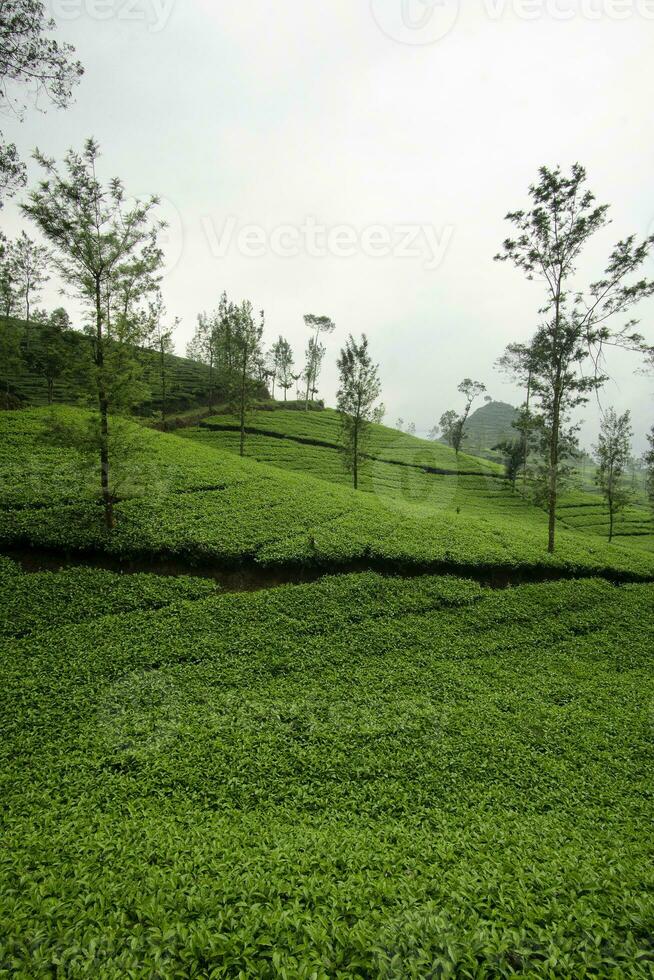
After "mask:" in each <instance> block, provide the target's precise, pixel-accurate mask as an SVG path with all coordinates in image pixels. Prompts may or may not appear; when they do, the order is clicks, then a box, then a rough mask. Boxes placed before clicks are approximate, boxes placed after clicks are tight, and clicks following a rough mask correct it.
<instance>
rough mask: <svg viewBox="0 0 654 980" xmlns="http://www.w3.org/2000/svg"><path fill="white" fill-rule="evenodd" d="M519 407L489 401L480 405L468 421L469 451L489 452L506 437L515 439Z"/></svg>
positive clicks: (467, 439)
mask: <svg viewBox="0 0 654 980" xmlns="http://www.w3.org/2000/svg"><path fill="white" fill-rule="evenodd" d="M517 414H518V413H517V409H516V408H514V406H513V405H509V404H507V403H506V402H495V401H491V402H487V403H486V404H485V405H480V406H479V408H476V409H475V410H474V412H471V413H470V417H469V418H468V421H467V422H466V437H465V443H464V445H465V448H466V450H467V451H468V452H472V453H475V452H489V451H490V450H492V448H493V447H494V446H496V445H497V444H498V443H499V442H502V441H503V440H505V439H515V438H516V431H515V429H514V428H513V422H514V420H515V419H516V418H517Z"/></svg>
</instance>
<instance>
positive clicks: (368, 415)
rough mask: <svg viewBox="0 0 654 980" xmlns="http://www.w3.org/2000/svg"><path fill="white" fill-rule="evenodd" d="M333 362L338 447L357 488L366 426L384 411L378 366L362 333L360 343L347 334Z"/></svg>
mask: <svg viewBox="0 0 654 980" xmlns="http://www.w3.org/2000/svg"><path fill="white" fill-rule="evenodd" d="M336 363H337V366H338V370H339V374H340V386H339V389H338V392H337V395H336V407H337V409H338V412H339V414H340V417H341V450H342V454H343V461H344V464H345V467H346V469H347V470H348V471H349V472H350V473H351V474H352V481H353V484H354V489H355V490H357V489H358V487H359V474H360V470H361V466H362V464H363V462H364V460H365V458H366V457H365V450H366V446H367V443H368V439H369V435H370V426H371V424H372V423H373V422H381V420H382V418H383V415H384V408H383V406H382V405H379V404H377V402H378V399H379V396H380V394H381V382H380V380H379V367H378V365H377V364H373V362H372V358H371V357H370V352H369V349H368V338H367V337H366V335H365V334H362V335H361V342H360V343H357V342H356V340H355V339H354V337H353V336H352V334H350V336H349V337H348V339H347V342H346V344H345V347H343V348H342V349H341V353H340V356H339V358H338V360H337V362H336Z"/></svg>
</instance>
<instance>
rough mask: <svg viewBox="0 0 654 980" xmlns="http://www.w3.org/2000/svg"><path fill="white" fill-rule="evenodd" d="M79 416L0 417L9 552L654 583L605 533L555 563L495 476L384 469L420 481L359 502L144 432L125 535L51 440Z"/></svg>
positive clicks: (533, 518) (573, 540)
mask: <svg viewBox="0 0 654 980" xmlns="http://www.w3.org/2000/svg"><path fill="white" fill-rule="evenodd" d="M316 414H317V413H316ZM311 417H314V416H313V414H312V416H311ZM83 420H84V413H83V412H82V411H81V410H79V409H70V408H66V409H64V408H56V409H54V410H52V411H51V410H48V409H32V410H29V411H22V412H4V413H2V414H1V415H0V446H1V447H2V448H1V449H0V483H1V487H0V508H1V510H2V518H3V519H2V527H1V528H0V546H2V547H5V548H6V547H9V546H16V545H25V544H29V545H37V546H40V547H48V548H53V547H54V548H63V549H67V550H78V551H91V550H93V551H100V552H106V553H110V554H113V555H122V556H150V557H154V556H161V555H164V556H174V557H177V558H183V559H186V560H189V561H193V562H210V563H213V564H220V565H223V566H225V565H227V566H233V565H234V564H239V563H240V564H242V563H255V564H257V565H259V566H262V565H267V566H285V567H288V566H296V567H327V568H330V569H337V568H342V569H347V567H348V565H350V566H351V564H352V563H353V562H354V563H361V562H363V563H365V564H366V566H367V567H378V568H381V567H384V568H385V569H390V570H398V569H399V570H401V569H414V570H440V571H442V570H449V571H453V570H459V571H461V570H463V571H465V570H467V571H477V572H482V571H484V570H486V571H488V570H489V569H493V570H501V571H504V572H505V573H507V574H508V573H511V574H513V575H515V574H518V573H521V574H524V575H526V574H533V573H538V574H539V575H540V574H542V573H543V572H545V571H547V572H549V573H551V574H554V573H565V574H577V575H579V574H601V575H606V576H607V577H609V578H613V579H619V580H623V579H625V580H639V579H640V580H642V579H650V578H652V577H654V556H651V555H648V554H647V553H646V552H644V551H643V552H640V551H639V552H636V551H635V550H634V551H632V550H630V549H626V548H622V547H620V546H619V545H611V546H609V545H607V544H606V543H605V541H603V540H602V539H601V538H599V537H597V536H595V535H592V536H591V535H587V536H583V537H582V536H581V535H579V534H576V533H574V532H571V531H565V530H562V531H561V533H560V535H559V544H558V548H557V551H556V554H554V555H549V554H548V553H547V551H546V547H545V545H546V528H545V521H546V518H545V515H544V513H543V512H542V511H540V510H538V509H537V508H535V507H532V506H530V505H528V504H526V503H525V502H524V501H523V500H521V499H520V498H519V497H517V496H516V495H514V494H512V493H511V491H510V490H509V489H508V488H507V487H506V485H505V481H502V480H499V479H497V478H496V477H495V476H494V475H493V476H488V478H484V477H479V476H474V477H469V476H468V475H467V474H464V475H461V476H457V475H454V476H450V477H444V476H442V475H433V474H429V475H428V474H424V473H423V474H421V477H422V478H423V479H424V480H425V481H427V480H428V481H429V485H428V488H427V489H425V491H424V493H421V492H416V493H414V482H413V481H415V480H416V479H417V478H418V477H416V475H415V473H416V471H415V470H413V469H412V468H411V467H408V466H407V467H403V466H394V465H392V464H388V468H389V469H392V471H393V472H396V471H397V472H399V473H401V474H405V473H408V474H410V475H409V477H408V478H407V482H406V483H405V484H403V485H400V490H399V492H398V490H397V487H398V485H397V484H395V485H394V488H395V492H394V493H392V494H391V493H387V492H384V491H382V488H381V487H380V488H379V489H378V492H375V493H358V492H355V491H353V490H351V489H350V488H348V487H344V486H340V485H336V484H332V483H330V482H328V481H326V480H321V479H316V478H312V477H310V476H306V475H303V474H299V473H295V472H291V471H288V470H284V469H282V468H279V467H274V466H270V465H264V464H261V463H258V462H256V461H255V460H251V459H241V458H240V457H238V456H236V455H234V454H233V453H230V452H224V451H219V450H216V449H214V448H212V447H210V446H206V445H203V444H201V443H196V442H195V441H193V440H191V439H183V438H180V437H179V436H175V435H171V434H167V433H161V432H156V431H152V430H146V429H141V428H140V427H138V426H137V425H134V424H126V429H127V432H126V438H128V439H129V441H130V442H131V444H132V448H133V449H135V450H136V452H135V453H134V455H133V456H132V457H131V460H130V461H128V463H127V464H126V466H125V470H124V472H123V474H122V481H121V483H120V485H119V492H120V494H121V499H120V502H119V503H118V504H117V507H116V514H117V518H118V522H117V527H116V528H115V530H114V531H112V532H111V533H108V532H107V531H105V530H104V527H103V524H102V521H101V519H100V514H99V508H98V505H97V502H96V500H97V474H96V472H95V470H91V469H89V467H88V461H86V460H85V459H84V457H83V456H82V455H81V454H80V452H79V451H77V450H74V449H70V448H66V447H62V446H59V445H57V446H52V445H49V444H48V443H47V442H45V441H44V435H45V433H46V432H47V431H48V430H49V429H52V428H53V427H54V425H55V423H61V422H62V421H67V423H68V424H69V425H73V426H75V425H81V424H82V422H83ZM278 441H279V440H278ZM438 448H439V451H441V452H445V451H446V449H445V447H438ZM451 455H452V458H453V457H454V454H453V453H452V454H451ZM373 469H374V465H373ZM468 481H470V482H468ZM402 490H404V492H402Z"/></svg>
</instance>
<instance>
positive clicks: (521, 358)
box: [497, 344, 534, 489]
mask: <svg viewBox="0 0 654 980" xmlns="http://www.w3.org/2000/svg"><path fill="white" fill-rule="evenodd" d="M531 357H532V352H531V347H530V346H529V345H528V344H509V345H508V346H507V347H506V349H505V351H504V353H503V354H502V356H501V357H500V358H499V359H498V361H497V367H498V368H499V369H500V371H503V372H504V373H505V374H508V375H509V377H511V378H513V380H514V381H517V382H518V384H520V385H522V387H523V388H524V389H525V400H524V402H523V404H522V406H521V408H520V410H519V413H518V418H517V419H516V421H515V422H514V423H513V428H514V429H516V430H517V431H518V432H519V433H520V435H521V437H522V456H523V466H522V485H523V489H526V486H527V460H528V458H529V439H530V435H531V433H532V430H533V420H532V415H531V395H532V377H533V371H534V365H533V364H532V361H531Z"/></svg>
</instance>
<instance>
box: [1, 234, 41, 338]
mask: <svg viewBox="0 0 654 980" xmlns="http://www.w3.org/2000/svg"><path fill="white" fill-rule="evenodd" d="M9 264H10V269H11V273H10V274H11V279H12V285H13V291H14V294H15V296H16V298H17V300H18V304H19V309H21V312H22V313H23V317H24V320H25V347H26V349H27V350H28V351H29V348H30V341H31V325H32V310H33V308H34V305H35V304H36V303H37V302H38V301H39V298H40V295H41V290H42V288H43V286H44V285H45V284H46V282H48V280H49V279H50V275H49V267H50V253H49V251H48V249H47V248H45V246H43V245H37V244H36V242H35V241H33V240H32V239H31V238H30V237H29V235H27V234H26V233H25V232H24V231H22V232H21V233H20V235H19V237H18V238H17V239H16V241H15V242H12V243H11V244H10V246H9Z"/></svg>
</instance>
